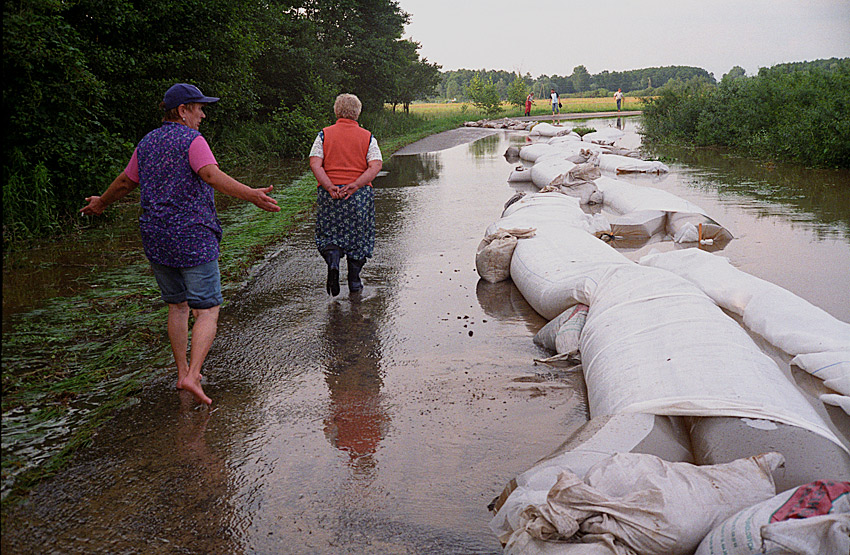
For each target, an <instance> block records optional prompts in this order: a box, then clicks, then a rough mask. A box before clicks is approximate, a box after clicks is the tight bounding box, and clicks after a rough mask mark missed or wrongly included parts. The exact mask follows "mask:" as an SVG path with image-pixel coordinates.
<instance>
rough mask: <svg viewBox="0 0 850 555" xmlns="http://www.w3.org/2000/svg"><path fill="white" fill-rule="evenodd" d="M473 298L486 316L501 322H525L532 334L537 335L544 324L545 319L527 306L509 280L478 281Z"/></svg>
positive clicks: (523, 298)
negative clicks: (494, 281) (496, 281)
mask: <svg viewBox="0 0 850 555" xmlns="http://www.w3.org/2000/svg"><path fill="white" fill-rule="evenodd" d="M475 296H476V297H477V298H478V304H479V305H480V306H481V308H482V309H483V310H484V313H485V314H487V316H492V317H493V318H496V319H499V320H503V321H520V322H525V325H526V327H527V329H528V330H529V331H530V332H531V333H532V334H535V333H537V331H538V330H539V329H540V328H542V327H543V325H544V324H545V323H546V319H545V318H543V317H542V316H540V315H539V314H538V313H537V311H536V310H534V309H533V308H532V307H531V305H530V304H528V301H526V300H525V297H523V296H522V293H520V292H519V289H517V286H516V285H515V284H514V282H513V281H511V280H510V279H507V280H505V281H500V282H498V283H490V282H488V281H485V280H483V279H479V280H478V283H477V284H476V286H475Z"/></svg>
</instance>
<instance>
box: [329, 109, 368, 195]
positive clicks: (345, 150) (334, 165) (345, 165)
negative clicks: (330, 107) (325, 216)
mask: <svg viewBox="0 0 850 555" xmlns="http://www.w3.org/2000/svg"><path fill="white" fill-rule="evenodd" d="M322 132H323V133H324V141H323V142H322V150H323V151H324V160H323V161H322V167H323V168H324V169H325V173H327V174H328V177H329V178H330V179H331V183H333V184H334V185H347V184H349V183H351V182H352V181H354V180H355V179H357V178H358V177H360V175H361V174H362V173H363V172H365V171H366V168H367V167H368V164H367V162H366V154H367V153H368V152H369V143H370V142H371V141H372V134H371V133H369V131H367V130H366V129H363V128H362V127H360V124H359V123H357V122H356V121H354V120H352V119H345V118H339V119H338V120H336V123H335V124H334V125H331V126H330V127H325V128H324V129H323V130H322ZM369 186H370V187H371V186H372V184H371V183H369Z"/></svg>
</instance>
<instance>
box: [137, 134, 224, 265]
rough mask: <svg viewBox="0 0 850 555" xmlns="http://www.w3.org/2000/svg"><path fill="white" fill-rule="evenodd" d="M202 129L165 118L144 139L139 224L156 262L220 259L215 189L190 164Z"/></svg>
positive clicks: (140, 155) (150, 257)
mask: <svg viewBox="0 0 850 555" xmlns="http://www.w3.org/2000/svg"><path fill="white" fill-rule="evenodd" d="M199 135H200V132H199V131H197V130H195V129H192V128H190V127H186V126H185V125H181V124H179V123H173V122H168V121H167V122H164V123H163V124H162V127H160V128H159V129H154V130H153V131H151V132H150V133H148V134H147V135H145V137H144V138H143V139H142V140H141V142H139V145H138V147H137V149H136V155H137V157H138V159H139V189H140V191H141V197H142V215H141V216H140V217H139V229H140V230H141V233H142V245H143V246H144V248H145V255H146V256H147V257H148V260H150V261H151V262H156V263H157V264H162V265H163V266H170V267H172V268H190V267H192V266H200V265H201V264H206V263H207V262H212V261H213V260H216V259H217V258H218V243H219V241H220V240H221V224H220V223H219V221H218V218H217V217H216V212H215V191H214V190H213V188H212V187H210V186H209V185H207V184H206V183H205V182H204V181H203V180H202V179H201V178H200V177H199V176H198V174H196V173H195V172H194V171H192V167H191V166H190V165H189V145H191V144H192V141H193V140H194V139H195V137H197V136H199Z"/></svg>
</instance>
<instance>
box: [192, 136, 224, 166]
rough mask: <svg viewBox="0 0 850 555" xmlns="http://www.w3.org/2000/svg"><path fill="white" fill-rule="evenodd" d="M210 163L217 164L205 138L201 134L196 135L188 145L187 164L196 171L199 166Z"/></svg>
mask: <svg viewBox="0 0 850 555" xmlns="http://www.w3.org/2000/svg"><path fill="white" fill-rule="evenodd" d="M210 164H215V165H218V162H216V161H215V156H213V153H212V150H210V145H209V143H207V140H206V139H205V138H204V137H203V136H202V135H198V136H197V137H195V140H193V141H192V144H191V145H189V165H190V166H192V170H193V171H194V172H195V173H198V171H199V170H200V169H201V168H203V167H204V166H209V165H210Z"/></svg>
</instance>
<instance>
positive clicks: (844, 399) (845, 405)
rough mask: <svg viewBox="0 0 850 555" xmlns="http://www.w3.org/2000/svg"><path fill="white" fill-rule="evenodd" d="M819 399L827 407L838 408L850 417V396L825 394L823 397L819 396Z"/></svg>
mask: <svg viewBox="0 0 850 555" xmlns="http://www.w3.org/2000/svg"><path fill="white" fill-rule="evenodd" d="M818 399H820V400H821V401H823V403H824V404H825V405H832V406H834V407H838V408H840V409H841V410H843V411H844V412H846V413H847V414H848V415H850V396H847V395H839V394H838V393H824V394H823V395H819V396H818Z"/></svg>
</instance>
